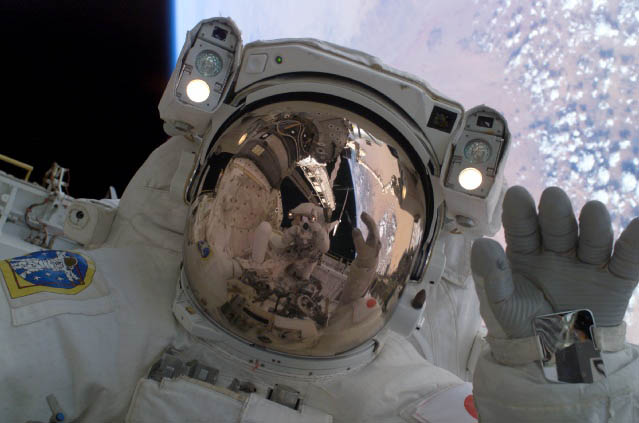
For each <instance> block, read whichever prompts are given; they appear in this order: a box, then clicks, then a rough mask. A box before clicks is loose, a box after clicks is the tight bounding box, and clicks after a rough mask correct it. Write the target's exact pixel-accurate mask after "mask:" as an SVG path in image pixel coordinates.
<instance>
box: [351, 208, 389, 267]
mask: <svg viewBox="0 0 639 423" xmlns="http://www.w3.org/2000/svg"><path fill="white" fill-rule="evenodd" d="M361 217H362V222H364V224H365V225H366V228H367V229H368V236H367V237H366V241H364V237H363V236H362V231H360V230H359V228H355V229H353V234H352V235H353V244H355V250H356V251H357V257H355V261H356V262H357V264H358V265H359V266H360V267H365V268H369V267H375V266H377V260H378V256H379V250H380V249H381V248H382V242H381V240H380V238H379V229H378V228H377V223H375V221H374V220H373V218H372V217H371V215H369V214H368V213H366V212H362V214H361Z"/></svg>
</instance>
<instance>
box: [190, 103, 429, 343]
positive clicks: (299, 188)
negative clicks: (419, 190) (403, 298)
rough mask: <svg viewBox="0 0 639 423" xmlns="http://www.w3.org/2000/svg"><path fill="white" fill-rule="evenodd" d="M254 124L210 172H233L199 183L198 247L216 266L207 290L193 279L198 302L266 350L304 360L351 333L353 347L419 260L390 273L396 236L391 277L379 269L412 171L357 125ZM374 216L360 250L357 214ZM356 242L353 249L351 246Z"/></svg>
mask: <svg viewBox="0 0 639 423" xmlns="http://www.w3.org/2000/svg"><path fill="white" fill-rule="evenodd" d="M244 128H246V129H244V130H243V131H242V132H240V135H233V136H232V137H230V139H232V140H236V141H235V147H234V148H235V149H236V151H235V153H232V154H233V155H232V157H231V158H230V159H227V160H225V161H224V160H216V158H215V156H213V157H211V158H210V159H209V163H210V164H212V167H213V166H214V165H215V164H216V163H223V166H224V167H223V168H219V169H217V170H209V171H208V172H205V174H207V175H217V176H210V177H208V179H206V180H205V181H204V182H203V183H201V185H200V188H199V190H200V192H201V193H202V194H201V195H200V196H199V197H198V199H197V201H196V202H195V203H194V206H195V207H194V209H193V210H194V213H195V215H194V219H192V221H191V222H192V223H191V230H190V238H191V239H190V240H189V242H188V244H189V245H191V246H197V249H196V250H195V251H197V255H198V256H199V257H200V260H207V262H209V263H212V264H211V266H213V268H214V269H215V270H212V271H211V273H210V276H209V277H207V278H202V280H205V281H210V282H209V284H207V285H202V284H201V283H199V282H198V281H199V280H194V281H193V282H192V284H191V287H192V290H193V292H194V294H195V295H196V297H197V296H201V295H203V293H205V292H206V293H209V294H207V298H211V297H214V298H217V300H216V301H215V302H214V303H210V304H209V301H207V304H206V306H207V310H208V311H209V313H211V314H212V315H214V316H215V315H217V316H218V317H215V320H216V321H218V322H222V323H223V324H224V325H225V326H227V327H228V328H229V329H231V330H233V331H234V332H236V333H239V334H241V335H242V336H243V337H245V338H247V339H249V340H251V341H252V342H256V343H260V344H262V345H269V346H271V347H277V348H283V349H284V350H286V349H287V348H290V351H291V352H298V351H300V350H303V349H304V348H316V347H317V345H318V343H320V342H321V338H322V336H323V334H324V333H334V332H335V331H344V330H346V331H348V330H350V331H354V333H355V334H356V335H353V336H352V337H351V338H352V339H358V338H359V337H360V336H361V337H362V338H364V335H365V334H366V333H367V332H370V331H372V330H374V329H375V328H380V327H381V326H382V325H383V323H384V320H383V313H384V312H385V311H386V310H387V309H388V304H389V303H391V302H392V301H394V300H393V299H396V298H397V297H398V296H399V292H400V291H401V289H402V288H403V284H404V283H405V281H406V278H407V275H408V273H409V272H410V263H412V257H413V255H412V254H410V257H406V256H405V255H404V257H403V259H402V260H401V261H402V262H406V263H409V265H408V267H406V265H401V266H399V267H398V266H396V263H395V266H394V267H393V268H389V266H390V263H391V262H392V257H391V256H388V252H386V251H391V250H392V247H393V246H394V245H395V244H396V240H395V237H394V236H393V235H392V234H387V235H385V237H386V239H385V240H384V243H385V244H384V248H385V249H386V250H384V252H382V253H383V254H385V255H387V256H388V257H386V256H385V257H384V258H383V260H382V262H383V263H385V264H386V263H388V265H385V267H386V274H385V275H380V274H379V271H378V270H377V268H378V267H379V266H378V263H380V261H379V260H380V259H379V255H380V248H381V247H382V243H381V242H380V240H379V232H378V229H377V226H379V225H381V227H382V229H383V228H384V225H385V221H386V220H385V219H388V216H392V219H393V220H394V219H396V217H395V214H396V213H398V212H399V211H401V210H400V207H397V206H398V205H400V204H401V203H402V200H403V199H402V197H401V193H402V190H401V188H400V186H401V184H402V181H403V175H402V173H403V171H404V169H403V167H402V166H400V165H399V164H398V165H393V166H391V167H390V168H388V169H385V168H382V167H381V166H383V165H382V163H388V161H389V159H390V160H392V161H393V162H398V160H397V155H396V154H394V150H393V149H392V147H390V146H388V145H387V144H385V143H383V142H381V141H379V140H378V139H376V138H375V137H373V136H372V135H370V134H369V133H367V132H366V131H365V130H363V129H362V128H360V127H359V126H358V125H356V124H354V123H351V122H350V121H349V120H347V119H344V118H341V117H335V116H333V115H329V114H322V113H303V112H300V113H297V112H295V113H292V112H279V113H275V114H267V115H259V116H255V117H254V119H253V120H252V121H249V122H248V123H246V121H245V124H244ZM238 140H239V141H238ZM228 151H232V150H231V149H229V150H228ZM221 152H224V151H221ZM354 167H358V168H359V170H358V172H359V173H358V175H359V176H358V178H360V179H358V180H355V179H354V177H353V172H354ZM415 180H416V179H415ZM358 184H359V185H361V186H355V185H358ZM372 186H374V187H375V188H373V190H372V191H371V192H367V190H368V189H369V187H372ZM404 189H405V188H404ZM413 192H415V191H413ZM366 196H370V198H366ZM376 196H377V197H379V198H377V200H375V198H374V197H376ZM380 196H381V197H380ZM404 197H405V192H404ZM417 203H419V204H422V211H421V212H420V211H419V210H411V211H409V213H408V214H406V213H405V215H406V216H407V218H408V219H407V220H406V218H404V220H402V222H404V224H406V222H408V223H407V224H408V225H409V228H411V229H410V230H409V231H408V233H412V232H413V227H414V225H416V224H423V219H419V218H418V219H415V217H420V216H421V215H423V202H421V203H420V202H419V201H417ZM368 210H370V213H372V214H371V216H368V218H367V220H366V222H365V223H366V225H365V226H367V231H366V232H367V233H368V234H369V236H368V239H367V240H364V239H363V238H362V235H361V232H359V229H357V230H356V231H357V232H358V233H359V234H360V235H359V237H360V238H362V239H361V240H360V241H359V244H360V245H359V248H358V249H357V254H355V245H354V239H353V237H355V231H354V229H355V228H357V227H358V226H362V225H361V224H358V222H361V220H360V219H359V216H358V214H360V213H362V212H368ZM373 216H374V217H373ZM393 228H394V227H393ZM404 232H406V231H404ZM373 234H374V235H375V236H373ZM345 241H347V242H345ZM401 241H402V242H403V243H405V244H407V245H406V246H404V247H401V248H397V254H398V257H399V256H402V254H404V251H405V250H406V248H408V244H409V243H410V242H411V240H401ZM349 243H350V245H351V246H352V247H351V248H352V253H348V252H347V251H346V250H345V249H344V245H345V244H349ZM390 244H393V245H390ZM202 246H204V248H203V247H202ZM191 248H194V247H191ZM223 262H226V263H234V264H233V265H232V266H231V267H232V268H233V269H234V270H232V271H221V269H227V268H228V266H226V265H223V264H222V263H223ZM238 271H239V273H238ZM399 273H401V275H400V274H399ZM346 292H347V294H346ZM211 293H212V295H211ZM375 330H377V329H375ZM344 339H346V338H344ZM339 342H343V341H339ZM340 348H345V347H340Z"/></svg>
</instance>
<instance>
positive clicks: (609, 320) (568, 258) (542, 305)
mask: <svg viewBox="0 0 639 423" xmlns="http://www.w3.org/2000/svg"><path fill="white" fill-rule="evenodd" d="M502 220H503V225H504V230H505V235H506V244H507V254H504V250H503V249H502V248H501V246H500V245H499V244H498V243H497V242H495V241H493V240H490V239H480V240H477V241H475V243H474V245H473V248H472V253H471V267H472V271H473V276H474V278H475V281H476V283H477V284H479V285H482V286H483V289H484V290H485V296H484V298H481V297H482V295H480V300H481V302H482V304H481V307H482V317H484V320H485V321H486V325H487V327H488V332H489V335H490V334H492V335H493V336H498V337H502V336H503V335H504V334H505V335H506V336H507V337H509V338H520V337H527V336H531V335H533V328H532V320H533V319H534V318H535V317H536V316H539V315H542V314H549V313H555V312H560V311H570V310H576V309H584V308H587V309H589V310H591V311H592V312H593V315H594V318H595V323H596V325H597V326H616V325H619V324H620V323H621V322H622V320H623V316H624V313H625V311H626V308H627V307H628V301H629V300H630V296H631V295H632V292H633V290H634V288H635V286H636V285H637V280H638V279H639V219H634V220H633V221H632V222H631V223H630V224H629V225H628V227H627V228H626V229H625V230H624V231H623V233H622V234H621V236H620V237H619V239H618V240H617V242H616V244H615V249H614V254H612V257H611V253H612V241H613V235H612V228H611V224H610V215H609V214H608V210H607V209H606V207H605V206H604V205H603V204H602V203H600V202H598V201H590V202H588V203H587V204H586V205H585V206H584V207H583V209H582V210H581V214H580V216H579V227H578V226H577V221H576V219H575V215H574V213H573V210H572V205H571V203H570V200H569V198H568V196H567V195H566V193H565V192H564V191H563V190H561V189H559V188H555V187H552V188H548V189H546V190H545V191H544V192H543V194H542V196H541V200H540V201H539V213H537V211H536V210H535V203H534V200H533V199H532V197H531V195H530V194H529V193H528V191H526V189H525V188H523V187H518V186H515V187H512V188H510V189H509V190H508V192H507V193H506V196H505V198H504V204H503V214H502ZM478 291H480V290H479V289H478ZM491 314H492V315H491ZM500 334H501V335H502V336H499V335H500Z"/></svg>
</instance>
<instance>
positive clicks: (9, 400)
mask: <svg viewBox="0 0 639 423" xmlns="http://www.w3.org/2000/svg"><path fill="white" fill-rule="evenodd" d="M242 50H243V51H242ZM160 115H161V117H162V119H163V120H164V121H165V129H166V131H167V132H168V133H169V134H171V135H173V137H172V138H170V139H169V140H168V141H167V142H166V143H165V144H163V145H162V146H161V147H159V148H158V149H157V150H156V151H154V152H153V153H152V154H151V156H150V157H149V159H148V160H147V161H146V162H145V163H144V165H143V166H142V167H141V168H140V170H139V171H138V172H137V173H136V175H135V176H134V178H133V179H132V181H131V182H130V184H129V186H128V187H127V189H126V191H125V193H124V195H123V197H122V199H121V201H120V204H119V207H118V212H117V215H116V218H115V221H114V222H113V224H112V226H111V227H110V228H109V237H108V239H107V241H106V243H105V244H104V245H103V246H102V247H100V248H96V249H92V250H85V251H82V252H77V253H76V252H74V253H61V254H62V255H63V256H65V257H66V256H67V255H68V256H69V257H73V258H74V259H75V260H76V262H82V263H85V264H84V265H83V266H84V267H82V269H80V273H79V274H80V276H81V282H80V283H76V284H74V287H73V289H74V291H63V290H62V289H64V288H56V289H57V290H53V289H44V288H43V289H36V288H38V287H39V286H44V285H46V284H45V283H43V282H39V281H34V280H33V279H29V278H30V276H29V275H26V274H25V275H24V277H22V276H20V275H19V274H16V273H15V272H13V271H12V269H13V268H12V267H11V263H14V262H17V261H25V260H26V259H22V260H13V261H12V260H7V261H4V262H2V275H3V278H4V284H3V286H5V288H6V289H4V293H5V296H6V301H0V314H1V315H2V318H0V349H1V354H0V368H1V369H2V375H3V378H2V380H3V381H6V382H5V383H4V384H3V385H2V387H0V407H1V409H2V412H3V418H4V419H5V420H6V421H16V422H21V421H27V420H29V419H40V420H42V419H45V418H48V417H47V416H48V415H49V414H51V411H50V410H49V408H48V406H47V403H46V401H45V398H46V397H47V396H48V395H50V394H54V395H55V397H56V399H57V402H52V401H50V403H55V404H56V407H57V404H59V407H62V408H63V409H64V413H61V412H55V413H54V414H53V415H52V417H51V419H52V421H56V420H55V419H57V421H80V422H82V421H90V422H100V421H127V422H146V421H149V422H151V421H153V422H157V421H169V422H174V421H175V422H182V421H211V422H331V421H334V422H358V421H384V422H398V423H399V422H447V421H450V422H464V421H468V422H472V421H476V420H477V419H478V418H479V419H480V420H481V421H488V422H493V421H496V422H501V421H522V422H537V421H636V420H637V419H638V416H639V409H638V408H637V406H636V404H637V400H639V398H638V396H639V385H638V384H639V382H637V380H639V378H637V376H638V375H639V368H638V366H639V351H638V350H637V348H636V347H635V346H632V345H628V344H626V343H625V326H624V324H623V315H624V312H625V310H626V307H627V305H628V301H629V298H630V296H631V294H632V291H633V289H634V288H635V286H636V284H637V280H638V279H639V220H634V221H632V223H631V224H630V225H629V226H628V228H627V229H626V230H625V231H624V232H623V233H622V235H621V236H620V238H619V240H618V241H617V242H616V244H615V246H614V253H613V235H612V230H611V226H610V217H609V215H608V212H607V210H606V208H605V207H604V206H603V205H602V204H601V203H598V202H590V203H587V204H586V206H584V208H583V209H582V211H581V213H580V216H579V223H577V220H576V218H575V216H574V213H573V210H572V205H571V204H570V200H569V199H568V197H567V196H566V194H565V193H564V192H563V191H562V190H560V189H558V188H549V189H547V190H546V191H544V193H543V195H542V198H541V200H540V202H539V206H538V208H536V206H535V203H534V201H533V199H532V198H531V196H530V194H529V193H528V192H527V191H526V190H525V189H524V188H521V187H513V188H511V189H509V190H508V191H507V192H506V189H505V187H504V181H503V167H504V164H505V161H506V160H507V155H508V150H509V143H510V134H509V132H508V127H507V122H506V120H505V119H504V117H503V116H502V115H501V114H499V113H498V112H496V111H495V110H493V109H491V108H489V107H486V106H480V107H476V108H473V109H471V110H468V111H464V110H463V108H462V107H461V106H460V105H459V104H457V103H455V102H454V101H451V100H448V99H446V98H445V97H444V96H442V95H440V94H437V93H435V92H434V91H433V90H432V89H431V88H430V87H428V86H427V85H426V84H425V83H423V82H421V81H419V80H417V79H415V78H414V77H411V76H408V75H405V74H402V73H400V72H398V71H395V70H393V69H390V68H388V67H386V66H384V65H383V64H380V63H379V62H378V61H377V60H376V59H374V58H371V57H369V56H367V55H364V54H362V53H359V52H355V51H352V50H348V49H343V48H341V47H337V46H334V45H331V44H327V43H322V42H319V41H316V40H280V41H273V42H256V43H252V44H249V45H247V46H242V43H241V39H240V37H239V31H238V30H237V28H236V27H235V25H234V24H233V22H232V21H230V20H229V19H222V18H215V19H210V20H205V21H202V22H201V23H199V24H198V25H197V26H196V27H195V28H194V29H193V30H192V31H191V32H190V33H189V35H188V36H187V41H186V43H185V46H184V48H183V50H182V52H181V54H180V57H179V59H178V64H177V66H176V70H175V71H174V73H173V75H172V77H171V80H170V82H169V84H168V86H167V89H166V91H165V93H164V96H163V98H162V101H161V103H160ZM502 199H503V210H502ZM500 219H501V220H503V224H504V229H505V235H506V243H507V253H504V251H503V250H502V248H501V246H499V244H497V243H496V242H494V241H492V240H489V239H478V238H481V237H482V236H484V235H491V234H493V233H494V232H495V231H496V230H497V229H498V228H499V225H500ZM185 222H186V226H185ZM305 225H306V226H305ZM475 239H478V240H477V241H475V242H474V244H472V242H473V240H475ZM471 245H472V251H471ZM34 254H36V256H37V257H36V256H34V259H36V261H38V263H39V266H40V267H41V268H42V269H40V268H38V269H39V270H38V271H37V272H36V273H37V274H38V275H41V276H43V277H44V276H47V277H53V276H51V275H47V273H51V272H48V271H47V270H46V268H47V266H49V262H48V261H47V260H48V258H47V256H46V254H44V255H43V253H34ZM52 257H55V258H57V257H61V255H60V254H57V255H54V256H52ZM68 262H69V263H71V261H70V260H69V261H68ZM65 263H67V261H65ZM54 264H55V263H52V264H51V266H54ZM471 268H472V274H473V275H472V276H473V278H472V279H474V282H475V283H474V284H473V283H472V280H471V277H470V273H471ZM55 277H62V276H58V275H57V274H56V276H55ZM176 282H177V284H176ZM480 312H481V316H482V317H483V319H484V321H485V323H486V327H487V333H486V332H484V331H482V329H481V327H480V323H481V322H480V319H479V313H480ZM470 380H473V384H472V385H471V384H470V383H469V381H470ZM56 407H53V406H52V408H56ZM55 411H60V410H55ZM60 417H61V418H62V420H61V419H60Z"/></svg>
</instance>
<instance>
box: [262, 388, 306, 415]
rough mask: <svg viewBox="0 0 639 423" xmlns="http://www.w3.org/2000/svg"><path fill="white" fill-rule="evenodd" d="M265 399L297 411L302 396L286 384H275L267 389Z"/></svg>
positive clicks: (299, 407)
mask: <svg viewBox="0 0 639 423" xmlns="http://www.w3.org/2000/svg"><path fill="white" fill-rule="evenodd" d="M266 399H267V400H271V401H273V402H276V403H278V404H281V405H283V406H285V407H288V408H292V409H293V410H298V411H299V410H300V409H301V407H302V396H301V395H300V393H299V391H296V390H295V389H293V388H291V387H290V386H286V385H280V384H275V386H274V387H273V388H272V389H269V391H268V395H267V396H266Z"/></svg>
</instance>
